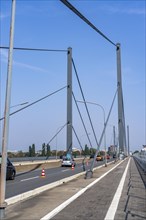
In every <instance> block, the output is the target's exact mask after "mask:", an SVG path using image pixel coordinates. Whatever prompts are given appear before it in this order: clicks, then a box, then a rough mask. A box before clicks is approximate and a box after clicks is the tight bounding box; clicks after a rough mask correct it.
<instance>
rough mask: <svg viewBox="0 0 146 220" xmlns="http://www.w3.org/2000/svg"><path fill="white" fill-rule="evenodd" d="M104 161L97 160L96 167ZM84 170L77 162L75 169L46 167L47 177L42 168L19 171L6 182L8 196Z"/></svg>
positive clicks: (87, 167)
mask: <svg viewBox="0 0 146 220" xmlns="http://www.w3.org/2000/svg"><path fill="white" fill-rule="evenodd" d="M90 163H91V160H89V163H88V166H87V163H85V168H86V169H89V167H90ZM103 163H104V161H98V162H96V167H97V166H100V165H101V164H103ZM82 171H83V166H82V164H81V163H77V164H76V167H75V169H74V171H72V169H71V167H55V168H46V169H45V178H43V177H41V174H42V169H37V170H33V171H27V172H21V173H17V175H16V177H15V180H13V181H7V182H6V198H10V197H13V196H16V195H19V194H22V193H25V192H28V191H30V190H34V189H36V188H38V187H41V186H44V185H47V184H49V183H53V182H55V181H58V180H61V179H63V178H66V177H69V176H72V175H75V174H78V173H80V172H82Z"/></svg>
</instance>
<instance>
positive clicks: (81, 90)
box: [72, 59, 99, 146]
mask: <svg viewBox="0 0 146 220" xmlns="http://www.w3.org/2000/svg"><path fill="white" fill-rule="evenodd" d="M72 63H73V67H74V70H75V74H76V77H77V81H78V84H79V87H80V91H81V94H82V98H83V100H84V104H85V108H86V111H87V114H88V117H89V121H90V124H91V128H92V131H93V134H94V137H95V141H96V144H97V146H99V144H98V141H97V137H96V134H95V130H94V127H93V124H92V120H91V117H90V114H89V110H88V107H87V103H86V101H85V97H84V93H83V90H82V87H81V83H80V80H79V76H78V74H77V70H76V67H75V64H74V61H73V59H72Z"/></svg>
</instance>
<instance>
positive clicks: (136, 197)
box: [5, 158, 146, 220]
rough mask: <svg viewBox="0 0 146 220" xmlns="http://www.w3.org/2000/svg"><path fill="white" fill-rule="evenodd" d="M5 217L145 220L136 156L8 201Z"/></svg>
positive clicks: (144, 192)
mask: <svg viewBox="0 0 146 220" xmlns="http://www.w3.org/2000/svg"><path fill="white" fill-rule="evenodd" d="M75 169H76V168H75ZM77 169H78V168H77ZM66 172H67V171H66ZM66 172H65V173H66ZM72 172H75V170H74V171H72ZM123 176H125V177H124V178H125V179H123ZM122 182H123V186H122ZM119 190H121V194H120V193H119ZM119 195H120V196H119ZM118 197H119V200H118ZM112 204H114V205H112ZM115 207H116V209H115ZM111 214H112V215H113V214H114V217H112V216H111ZM5 219H7V220H8V219H11V220H14V219H15V220H17V219H18V220H21V219H35V220H37V219H42V220H43V219H54V220H55V219H56V220H62V219H64V220H66V219H68V220H73V219H74V220H78V219H80V220H87V219H88V220H103V219H106V220H109V219H110V220H111V219H115V220H123V219H125V220H131V219H133V220H144V219H146V190H145V186H144V183H143V181H142V179H141V176H140V174H139V172H138V169H137V166H136V164H135V162H134V160H133V158H131V159H130V160H129V159H126V160H124V161H118V162H116V164H114V163H111V164H110V165H108V167H100V169H97V170H95V171H94V175H93V178H88V179H84V176H80V177H78V178H75V179H74V180H72V181H70V182H68V183H65V184H62V185H61V186H58V187H55V188H53V189H51V190H47V191H45V192H43V193H41V194H39V195H37V196H34V197H32V198H29V199H28V200H26V201H22V202H19V203H16V204H13V205H9V206H8V207H7V208H6V218H5Z"/></svg>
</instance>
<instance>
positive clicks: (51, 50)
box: [0, 46, 67, 52]
mask: <svg viewBox="0 0 146 220" xmlns="http://www.w3.org/2000/svg"><path fill="white" fill-rule="evenodd" d="M0 49H9V47H5V46H0ZM13 49H14V50H32V51H41V52H67V50H53V49H44V48H24V47H14V48H13Z"/></svg>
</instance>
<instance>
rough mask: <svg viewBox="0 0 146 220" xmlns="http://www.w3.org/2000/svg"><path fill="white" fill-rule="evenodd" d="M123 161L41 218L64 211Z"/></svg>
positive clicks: (42, 219) (48, 217)
mask: <svg viewBox="0 0 146 220" xmlns="http://www.w3.org/2000/svg"><path fill="white" fill-rule="evenodd" d="M122 162H123V161H121V162H120V163H119V164H117V165H116V166H115V167H113V168H112V169H111V170H109V171H107V172H106V173H104V174H103V175H102V176H100V177H99V178H97V179H96V180H94V181H93V182H92V183H90V184H89V185H88V186H86V187H85V188H83V189H81V190H80V191H79V192H77V193H76V194H75V195H73V196H72V197H70V198H69V199H68V200H66V201H65V202H63V203H62V204H61V205H59V206H58V207H56V208H55V209H54V210H52V211H51V212H50V213H48V214H47V215H45V216H44V217H42V218H41V219H40V220H50V219H51V218H53V217H54V216H55V215H57V214H58V213H59V212H60V211H62V210H63V209H64V208H65V207H66V206H68V205H69V204H70V203H71V202H73V201H74V200H75V199H77V198H78V197H79V196H81V195H82V194H83V193H84V192H85V191H87V189H89V188H91V187H92V186H93V185H95V184H96V183H97V182H99V181H100V180H101V179H102V178H103V177H105V176H106V175H107V174H108V173H110V172H111V171H112V170H114V169H115V168H116V167H117V166H119V165H120V164H121V163H122Z"/></svg>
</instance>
